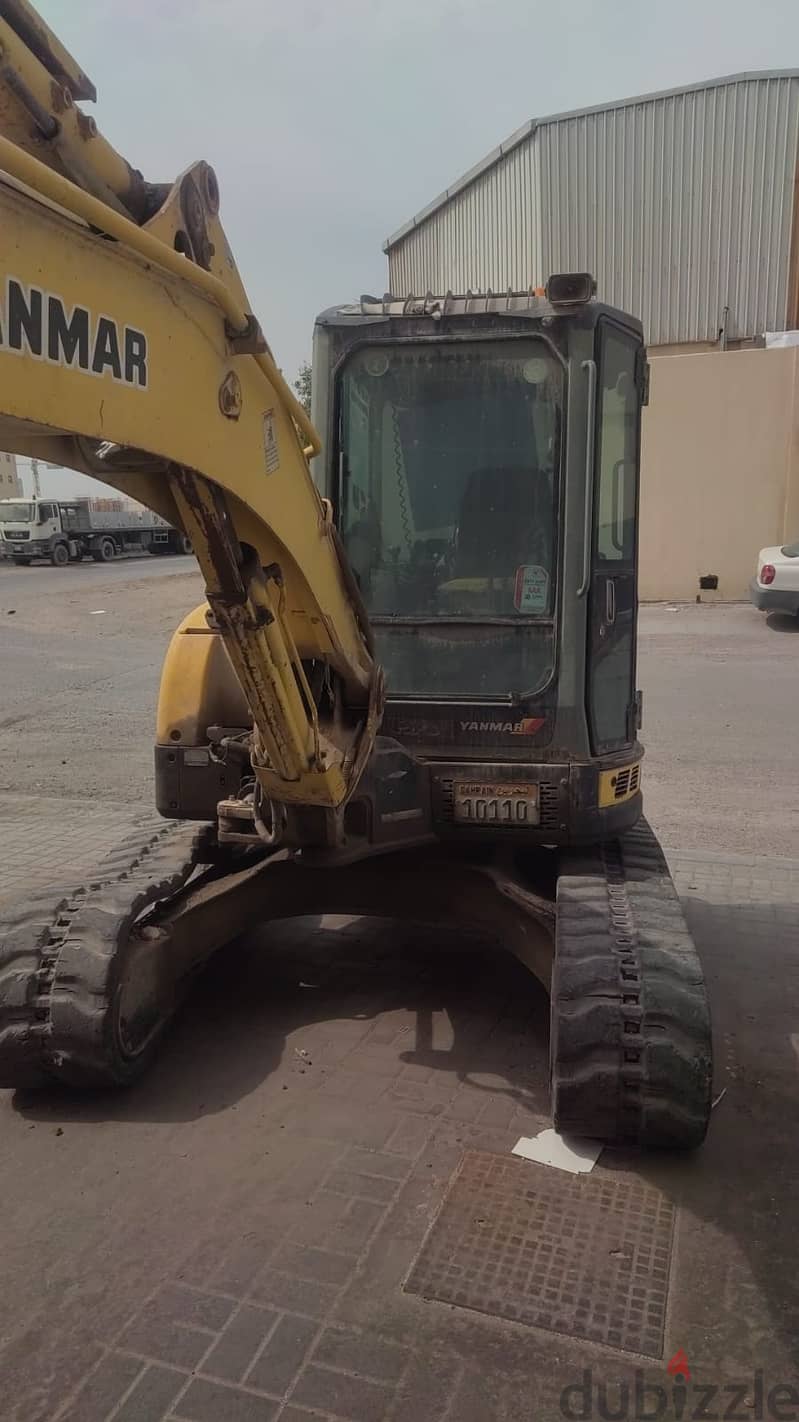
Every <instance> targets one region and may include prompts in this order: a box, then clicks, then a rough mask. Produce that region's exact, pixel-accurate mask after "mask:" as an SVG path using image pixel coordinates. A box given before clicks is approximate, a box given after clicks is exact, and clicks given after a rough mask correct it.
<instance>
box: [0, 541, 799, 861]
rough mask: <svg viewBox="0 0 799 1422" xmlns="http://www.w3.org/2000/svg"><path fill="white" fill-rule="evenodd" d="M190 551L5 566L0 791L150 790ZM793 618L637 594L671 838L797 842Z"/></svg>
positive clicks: (192, 590) (648, 703) (188, 581)
mask: <svg viewBox="0 0 799 1422" xmlns="http://www.w3.org/2000/svg"><path fill="white" fill-rule="evenodd" d="M201 598H202V583H201V580H200V577H199V573H198V572H197V571H196V568H195V567H194V565H193V563H192V562H191V561H190V560H188V559H186V558H163V559H161V558H159V559H148V558H144V559H140V558H139V559H129V560H122V561H120V562H119V563H115V564H113V565H111V566H109V567H106V566H103V565H98V564H95V563H86V564H83V565H81V566H79V567H70V568H66V569H63V570H62V569H57V568H50V567H46V566H42V567H33V568H0V627H1V628H2V670H3V676H2V685H1V686H0V792H2V791H5V792H17V793H19V792H24V793H32V794H46V795H51V796H64V797H81V796H90V797H97V798H100V799H104V800H117V801H119V802H123V803H125V802H127V803H130V802H136V801H141V802H142V803H145V804H146V803H148V802H149V801H151V798H152V764H151V762H152V727H153V721H154V715H155V704H156V699H157V695H158V681H159V675H160V667H161V662H162V659H163V655H164V652H165V650H166V646H167V644H168V641H169V636H170V634H171V632H172V630H173V629H174V628H175V627H176V626H177V624H178V622H179V621H180V619H181V617H182V616H183V615H184V613H185V612H187V611H188V610H189V609H190V608H191V607H193V606H195V605H196V603H197V602H199V601H200V600H201ZM797 634H799V622H797V620H796V619H792V618H787V617H782V616H780V615H777V614H774V615H772V616H771V617H770V618H768V619H766V618H764V617H763V616H762V614H760V613H758V612H756V611H755V610H754V609H753V608H752V607H750V606H748V605H746V604H740V605H727V606H722V605H715V606H714V605H702V606H694V605H690V606H680V607H677V608H670V607H666V606H657V607H645V608H643V609H642V612H641V618H640V649H639V683H640V685H641V686H642V688H643V692H644V731H643V739H644V742H645V745H646V750H647V757H646V764H645V777H644V787H645V797H646V806H647V813H648V815H649V817H650V819H651V820H652V821H653V823H654V825H655V827H656V829H657V830H658V832H659V834H660V835H661V838H662V840H663V842H664V843H665V844H667V845H668V846H671V847H675V848H681V849H694V848H695V849H708V850H717V851H719V852H735V853H760V854H776V855H782V856H785V857H789V858H790V857H794V856H796V857H799V756H797V754H796V706H797V704H799V635H797Z"/></svg>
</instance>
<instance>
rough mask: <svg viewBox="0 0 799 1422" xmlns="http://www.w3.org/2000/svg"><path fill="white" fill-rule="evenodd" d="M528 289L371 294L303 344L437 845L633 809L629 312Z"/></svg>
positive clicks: (394, 724)
mask: <svg viewBox="0 0 799 1422" xmlns="http://www.w3.org/2000/svg"><path fill="white" fill-rule="evenodd" d="M593 286H594V284H593V282H592V280H591V278H590V277H588V276H585V275H577V276H574V275H569V276H555V277H553V278H552V279H551V281H550V282H549V284H548V286H547V288H546V291H545V292H543V293H538V294H535V293H508V294H507V295H504V296H502V297H498V296H491V295H488V296H471V295H467V296H465V297H462V296H453V295H452V294H449V295H447V296H446V297H442V298H434V297H432V296H427V297H425V298H424V299H419V300H416V299H414V298H408V299H407V300H406V301H402V302H400V301H395V300H394V299H392V298H391V297H386V298H384V299H383V300H375V299H372V298H366V297H365V298H363V299H362V300H361V302H360V303H359V305H357V306H339V307H334V308H332V309H331V310H329V311H326V312H325V313H324V314H323V315H322V316H320V317H319V319H318V321H317V324H316V331H315V342H314V366H313V392H314V411H313V414H314V423H315V424H316V427H317V428H318V429H319V430H320V431H321V433H322V436H323V441H322V442H323V450H324V453H323V454H321V455H320V456H319V457H318V458H317V459H316V461H315V477H316V480H317V483H318V485H319V487H320V491H321V492H322V493H323V494H324V496H325V497H326V498H327V499H329V500H330V501H331V503H332V505H333V509H334V517H335V520H336V523H337V525H338V528H339V532H340V535H341V538H342V541H343V543H344V547H345V549H346V552H347V555H348V558H349V562H350V565H351V568H352V570H353V573H354V576H355V578H356V580H357V582H358V586H359V589H360V594H361V597H362V599H363V601H364V604H365V606H366V610H367V612H368V615H369V620H370V623H371V626H372V629H373V635H374V640H375V647H376V654H377V657H378V660H379V661H380V662H381V664H382V666H383V668H384V671H385V674H386V687H387V704H386V710H385V714H384V717H383V723H382V734H383V736H384V737H394V738H395V739H396V741H397V742H398V743H399V744H400V745H401V746H402V747H403V748H405V750H407V751H408V752H409V753H410V754H411V755H412V756H413V758H414V759H415V761H417V762H418V763H420V764H421V765H422V766H423V767H424V773H425V776H427V777H429V792H430V808H431V815H432V822H433V827H434V830H435V833H436V834H437V835H439V836H440V835H444V836H448V835H453V834H456V835H457V836H458V837H459V838H460V837H463V836H464V835H466V836H468V837H470V838H475V837H479V836H481V835H484V834H485V833H491V834H493V833H495V832H496V831H497V830H502V831H503V832H505V833H511V834H512V835H513V836H514V838H518V836H520V835H522V836H524V838H525V840H526V841H527V842H532V843H535V842H536V841H538V842H544V843H553V844H565V843H571V844H574V843H578V842H594V841H596V840H598V839H603V838H606V837H607V836H610V835H615V834H618V833H619V832H620V831H622V830H624V829H626V828H628V827H629V826H631V825H632V824H634V823H635V821H636V820H637V819H638V818H639V815H640V813H641V794H640V763H641V755H642V750H641V746H640V745H639V743H638V741H637V731H638V725H639V709H640V698H639V696H638V693H637V689H636V676H635V670H636V568H637V557H638V537H637V520H638V485H639V466H640V426H641V407H642V405H643V404H644V402H645V399H646V375H647V365H646V360H645V353H644V347H643V337H642V331H641V327H640V325H639V323H638V322H637V321H635V320H634V319H633V318H631V317H629V316H626V315H623V314H622V313H621V312H619V311H615V310H613V309H612V308H610V307H608V306H605V305H602V304H601V303H599V302H597V301H596V300H595V299H594V297H593Z"/></svg>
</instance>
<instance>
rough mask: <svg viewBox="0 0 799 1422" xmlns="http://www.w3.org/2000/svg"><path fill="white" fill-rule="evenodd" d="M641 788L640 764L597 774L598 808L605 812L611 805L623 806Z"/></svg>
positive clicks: (638, 762)
mask: <svg viewBox="0 0 799 1422" xmlns="http://www.w3.org/2000/svg"><path fill="white" fill-rule="evenodd" d="M640 788H641V762H640V760H638V761H636V762H635V763H634V764H633V765H625V766H622V768H621V769H620V770H603V771H600V774H599V808H600V810H607V809H609V807H610V806H611V805H623V804H624V802H625V800H631V799H632V797H633V795H637V794H638V791H639V790H640Z"/></svg>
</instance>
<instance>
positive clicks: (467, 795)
mask: <svg viewBox="0 0 799 1422" xmlns="http://www.w3.org/2000/svg"><path fill="white" fill-rule="evenodd" d="M452 790H453V804H454V815H455V819H456V820H457V821H458V823H459V824H465V825H486V826H490V825H493V826H496V827H499V826H502V825H505V826H507V827H508V828H510V829H512V828H513V827H516V828H517V829H523V828H524V826H525V825H537V824H538V786H537V785H514V784H512V783H509V784H507V785H498V784H497V783H496V781H491V782H490V783H487V784H486V783H484V782H482V781H469V780H456V782H455V784H454V785H453V787H452Z"/></svg>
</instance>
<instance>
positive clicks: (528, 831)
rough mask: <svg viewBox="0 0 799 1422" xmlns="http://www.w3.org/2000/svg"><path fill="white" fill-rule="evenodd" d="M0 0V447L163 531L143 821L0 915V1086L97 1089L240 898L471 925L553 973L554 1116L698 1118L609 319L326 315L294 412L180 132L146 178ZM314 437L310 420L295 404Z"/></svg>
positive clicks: (119, 1069) (633, 499) (259, 907)
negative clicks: (170, 604)
mask: <svg viewBox="0 0 799 1422" xmlns="http://www.w3.org/2000/svg"><path fill="white" fill-rule="evenodd" d="M95 97H96V96H95V90H94V86H93V85H92V83H91V81H90V80H89V79H88V78H87V76H86V75H85V74H84V73H83V71H82V70H81V69H80V68H79V66H78V65H77V64H76V62H75V61H74V60H73V59H72V57H71V55H70V54H68V53H67V51H66V50H65V49H64V47H63V46H62V45H61V44H60V42H59V41H58V39H57V38H56V36H55V35H54V34H53V33H52V32H51V31H50V29H49V28H48V27H47V26H46V24H45V23H44V22H43V21H42V19H41V18H40V17H39V16H38V14H37V13H36V11H35V10H34V9H33V8H32V6H31V5H30V4H28V3H27V0H0V448H3V449H8V450H11V451H15V452H17V453H19V454H22V455H30V456H35V457H37V458H39V459H45V460H49V461H51V462H53V463H56V464H61V465H66V466H68V467H70V468H73V469H77V470H81V471H83V472H84V473H86V474H89V475H93V476H95V477H97V478H98V479H101V480H102V481H103V482H104V483H106V484H111V485H113V486H114V487H115V488H117V489H119V490H120V491H121V492H122V493H124V494H125V495H129V496H132V497H133V498H135V499H138V500H140V501H141V502H142V503H143V504H145V505H147V506H148V507H149V508H150V509H153V510H154V511H155V512H157V513H158V514H161V515H162V516H163V517H164V518H165V519H167V520H168V521H169V523H170V524H173V525H175V526H176V527H178V528H179V529H181V530H182V532H183V534H184V535H185V536H186V538H188V539H190V541H191V546H192V548H193V550H194V554H195V556H196V558H197V561H198V563H199V565H200V569H201V571H202V575H203V578H204V581H205V586H206V597H207V601H206V603H204V604H203V605H202V606H201V607H199V608H197V609H196V610H195V611H193V612H190V613H189V614H188V616H187V617H186V618H185V620H184V621H183V623H182V625H181V626H180V627H179V628H178V630H177V631H176V633H175V635H174V637H173V639H172V642H171V645H170V647H169V650H168V653H167V656H166V662H165V666H164V671H163V678H162V683H161V692H160V698H159V704H158V713H157V732H156V747H155V769H156V787H157V789H156V794H157V809H158V811H159V812H160V815H161V816H163V817H164V818H163V820H155V819H154V821H153V824H152V826H151V827H150V828H149V829H148V830H147V831H146V832H142V834H141V835H140V836H138V837H135V838H134V839H133V840H132V841H130V842H128V843H125V844H123V845H122V846H120V847H119V848H118V849H117V850H115V851H114V852H113V853H112V854H111V855H109V856H108V857H107V858H106V859H105V860H104V861H102V862H101V863H99V864H98V866H97V868H96V870H95V871H94V873H93V874H92V875H91V876H90V877H89V878H88V879H87V880H86V882H85V883H84V884H82V885H80V886H77V887H75V888H72V889H69V890H67V891H60V890H59V891H56V890H55V889H50V890H47V891H45V892H43V893H42V894H40V895H39V896H37V897H34V898H33V899H31V900H28V901H27V902H24V903H20V904H18V905H15V906H13V907H12V908H11V909H8V910H6V911H5V913H4V917H3V919H2V922H0V1085H4V1086H10V1087H36V1086H45V1085H48V1084H52V1083H53V1082H54V1081H55V1082H59V1081H60V1082H64V1083H67V1084H69V1085H71V1086H87V1087H95V1086H103V1085H123V1084H126V1083H128V1082H131V1081H132V1080H134V1079H135V1078H136V1077H137V1076H138V1075H139V1074H140V1073H141V1072H142V1071H143V1070H144V1069H145V1068H146V1067H147V1065H148V1064H149V1062H150V1060H151V1059H152V1056H153V1054H154V1052H155V1050H156V1049H157V1046H158V1044H159V1041H160V1039H161V1037H162V1035H163V1033H164V1030H165V1028H166V1026H167V1024H168V1022H169V1020H170V1018H171V1016H172V1015H173V1014H174V1011H175V1009H176V1007H177V1005H178V1004H179V1002H180V999H181V994H182V992H183V991H184V990H185V986H186V984H187V982H189V981H190V979H191V976H192V974H193V973H196V971H197V970H198V968H199V967H200V966H201V965H202V964H203V963H204V962H205V961H206V960H207V959H208V958H209V956H210V955H211V954H212V953H214V952H216V951H217V950H218V949H220V948H221V947H223V945H224V944H225V943H228V942H230V941H231V940H232V938H233V937H234V936H235V935H237V934H238V933H240V932H241V931H243V930H244V929H246V928H247V927H248V926H249V925H251V924H252V923H255V922H259V923H260V922H263V921H264V920H270V919H277V918H280V917H285V916H291V915H300V914H318V913H350V914H376V915H382V916H392V917H394V916H399V915H405V916H412V917H414V918H416V919H421V920H425V921H433V922H440V923H441V924H442V925H447V926H450V927H451V926H452V925H456V926H457V925H458V924H464V925H468V926H469V928H470V929H473V928H475V927H481V928H483V929H485V931H486V933H487V934H489V935H490V936H492V937H493V938H494V939H496V940H498V941H500V942H501V943H502V944H503V945H504V946H505V947H507V948H509V949H511V950H512V951H513V952H515V953H516V954H517V955H518V956H519V957H520V958H521V959H522V960H523V961H524V962H525V963H526V964H527V966H528V967H529V968H530V969H531V970H532V971H533V972H534V973H535V975H536V976H537V977H538V978H539V980H540V981H541V982H542V983H544V985H545V986H546V988H547V989H548V991H549V993H550V999H551V1052H550V1060H551V1091H552V1110H553V1116H554V1120H555V1123H556V1125H557V1127H558V1129H560V1130H562V1131H571V1132H576V1133H579V1134H583V1135H589V1136H594V1137H597V1138H600V1139H602V1140H605V1141H608V1142H619V1143H629V1144H636V1145H640V1146H671V1147H683V1148H685V1147H692V1146H695V1145H697V1144H699V1143H700V1142H701V1140H702V1139H703V1137H704V1135H705V1131H706V1128H707V1123H708V1117H709V1112H710V1087H711V1051H710V1029H709V1016H708V1008H707V1001H706V995H705V988H704V983H703V977H702V971H701V967H700V965H699V961H698V958H697V955H696V951H695V948H694V945H693V942H692V940H691V937H690V934H689V932H688V929H687V927H686V924H685V921H684V919H683V916H682V913H681V910H680V905H679V901H678V899H677V896H676V893H675V890H674V887H673V884H672V882H671V879H670V876H669V873H668V870H667V867H666V864H665V860H664V858H663V855H662V853H661V851H660V849H659V847H658V844H657V841H656V839H655V838H654V836H653V834H652V832H651V831H650V829H649V828H648V826H647V825H646V823H645V821H644V820H643V819H642V818H641V811H642V801H641V787H640V779H641V762H642V748H641V746H640V744H639V742H638V739H637V735H638V729H639V725H640V696H639V694H638V693H637V691H636V614H637V592H636V581H637V558H638V538H637V520H638V476H639V452H640V420H641V407H642V405H643V404H644V403H645V400H646V389H647V371H648V367H647V363H646V358H645V351H644V346H643V339H642V332H641V327H640V324H639V323H638V322H637V321H636V320H635V319H633V318H632V317H630V316H627V315H624V314H623V313H622V312H620V311H617V310H614V309H612V308H610V307H608V306H605V305H603V304H601V302H599V301H598V300H597V299H596V297H595V292H594V283H593V281H592V279H591V277H590V276H588V275H587V274H584V273H568V274H564V275H557V274H556V275H553V276H551V278H550V280H549V281H548V283H547V285H546V288H544V289H531V290H530V291H526V292H515V291H508V292H506V293H502V294H493V293H491V292H490V291H489V292H488V293H479V294H474V293H472V292H467V293H465V294H463V295H455V294H453V293H451V292H448V293H446V294H441V295H439V296H434V295H432V294H431V293H428V294H427V295H425V296H419V297H416V296H408V297H407V298H405V299H403V300H399V299H395V298H394V297H392V296H390V295H387V296H384V297H382V298H374V297H363V298H361V300H360V301H358V302H356V303H354V304H352V305H343V306H337V307H333V308H332V309H330V310H328V311H326V312H324V313H323V315H321V316H320V317H319V319H318V321H317V324H316V329H315V335H314V356H313V396H314V410H313V415H314V422H313V423H311V420H310V418H309V416H308V414H307V413H306V411H305V409H304V408H303V407H302V405H301V404H299V403H298V401H297V399H296V398H295V396H294V394H293V393H292V391H291V389H290V388H289V386H288V385H287V384H286V382H285V380H284V379H283V376H282V375H281V373H280V370H279V369H278V367H277V365H276V364H275V360H274V358H273V356H272V353H271V351H270V348H269V346H268V344H267V341H266V339H265V337H264V335H263V332H262V331H261V328H260V326H259V324H258V321H257V320H256V318H255V316H254V314H253V313H252V311H251V309H250V306H249V303H248V300H247V296H246V293H245V291H244V287H243V285H242V282H241V279H240V277H239V274H238V272H237V269H236V265H235V262H234V259H233V256H232V254H231V251H230V248H229V246H228V243H227V240H226V237H225V234H224V231H223V228H222V225H221V222H220V218H219V206H220V193H219V185H218V182H217V178H216V176H215V174H214V172H213V170H212V169H211V168H210V167H209V166H208V164H207V163H204V162H198V163H196V164H194V166H192V167H190V168H188V169H187V171H186V172H185V173H184V174H183V175H182V176H181V177H179V178H178V179H177V180H176V181H175V182H174V183H167V184H160V183H151V182H148V181H146V180H145V179H144V178H143V177H142V175H141V173H139V172H138V171H136V170H135V169H133V168H131V167H130V165H129V164H128V163H127V162H126V161H125V160H124V159H123V158H122V157H121V156H120V155H119V154H118V153H117V152H116V151H115V150H114V149H113V148H112V146H111V145H110V144H109V143H108V142H106V140H105V139H104V138H103V136H102V134H101V133H100V131H99V129H98V127H97V125H96V123H95V120H94V119H93V118H92V117H90V116H89V114H88V113H87V112H86V110H85V108H83V107H81V105H82V104H83V103H84V102H85V101H87V100H89V101H90V100H94V99H95ZM317 430H318V431H319V433H317Z"/></svg>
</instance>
